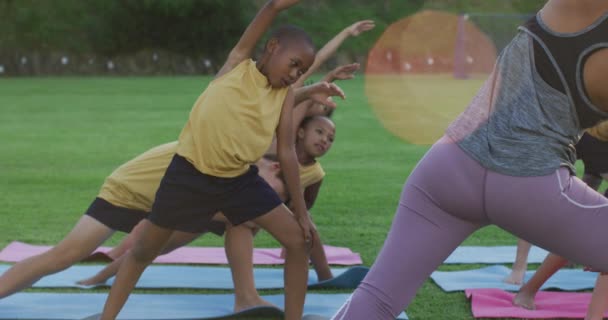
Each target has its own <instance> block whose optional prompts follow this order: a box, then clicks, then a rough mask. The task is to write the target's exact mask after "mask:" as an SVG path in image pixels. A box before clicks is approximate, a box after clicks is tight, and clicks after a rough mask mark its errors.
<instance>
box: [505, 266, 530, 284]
mask: <svg viewBox="0 0 608 320" xmlns="http://www.w3.org/2000/svg"><path fill="white" fill-rule="evenodd" d="M525 275H526V270H513V271H511V274H510V275H508V276H507V277H506V278H504V279H503V280H502V281H503V282H504V283H509V284H518V285H521V284H523V283H524V276H525Z"/></svg>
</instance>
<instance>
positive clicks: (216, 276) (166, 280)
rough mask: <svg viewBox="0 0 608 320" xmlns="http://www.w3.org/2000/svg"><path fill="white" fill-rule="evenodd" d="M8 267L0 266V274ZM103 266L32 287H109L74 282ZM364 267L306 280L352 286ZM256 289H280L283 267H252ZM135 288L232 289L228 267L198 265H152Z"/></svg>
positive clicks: (75, 269) (313, 284) (317, 285)
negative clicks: (322, 278)
mask: <svg viewBox="0 0 608 320" xmlns="http://www.w3.org/2000/svg"><path fill="white" fill-rule="evenodd" d="M9 267H10V266H8V265H0V274H1V273H3V272H4V271H6V270H8V268H9ZM102 268H103V266H97V265H76V266H72V267H70V268H68V269H66V270H64V271H62V272H59V273H56V274H53V275H50V276H47V277H44V278H42V279H40V280H39V281H38V282H36V283H35V284H34V286H33V287H35V288H81V289H89V288H98V287H108V286H111V285H112V283H113V280H114V278H111V279H109V280H108V282H107V283H105V284H100V285H96V286H81V285H78V284H76V281H79V280H83V279H85V278H88V277H91V276H93V275H95V274H96V273H97V272H98V271H99V270H101V269H102ZM368 270H369V269H368V268H367V267H362V266H357V267H351V268H348V269H347V268H334V269H332V273H333V275H334V278H333V279H330V280H325V281H321V282H319V281H318V280H317V275H316V273H315V272H314V271H313V270H311V271H310V273H309V278H308V283H309V286H308V287H309V288H310V289H324V288H336V289H354V288H356V287H357V285H359V282H361V280H363V278H364V277H365V275H366V274H367V271H368ZM254 277H255V284H256V288H258V289H280V288H283V287H284V286H283V269H270V268H256V269H254ZM137 288H141V289H159V288H167V289H174V288H181V289H228V290H229V289H234V285H233V283H232V276H231V274H230V269H229V268H227V267H200V266H162V265H151V266H149V267H148V268H147V269H146V271H145V272H144V273H143V275H142V276H141V278H140V279H139V281H138V282H137Z"/></svg>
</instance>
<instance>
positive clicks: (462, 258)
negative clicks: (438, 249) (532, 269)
mask: <svg viewBox="0 0 608 320" xmlns="http://www.w3.org/2000/svg"><path fill="white" fill-rule="evenodd" d="M516 252H517V247H515V246H497V247H477V246H460V247H458V248H456V250H455V251H454V252H452V254H451V255H450V256H449V257H448V258H447V259H446V260H445V261H444V262H443V263H445V264H466V263H484V264H497V263H513V261H515V253H516ZM547 253H548V252H547V251H546V250H544V249H541V248H539V247H534V246H533V247H532V248H531V249H530V254H529V255H528V263H541V262H543V260H545V257H546V256H547Z"/></svg>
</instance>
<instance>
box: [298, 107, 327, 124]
mask: <svg viewBox="0 0 608 320" xmlns="http://www.w3.org/2000/svg"><path fill="white" fill-rule="evenodd" d="M331 113H333V110H332V112H331ZM331 113H330V115H329V116H320V115H317V116H308V117H306V118H304V119H302V122H300V127H299V128H306V126H307V125H308V123H310V122H311V121H312V120H314V119H319V118H325V119H329V121H331V122H333V121H332V120H331V117H330V116H331Z"/></svg>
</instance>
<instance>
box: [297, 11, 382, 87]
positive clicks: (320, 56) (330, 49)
mask: <svg viewBox="0 0 608 320" xmlns="http://www.w3.org/2000/svg"><path fill="white" fill-rule="evenodd" d="M375 26H376V25H375V24H374V21H372V20H363V21H358V22H355V23H353V24H352V25H350V26H348V27H346V28H344V30H342V31H340V33H338V34H337V35H336V36H335V37H333V39H331V40H329V42H327V43H326V44H325V45H324V46H323V48H321V50H319V51H318V52H317V54H316V55H315V61H314V62H313V64H312V66H310V68H308V71H306V73H305V74H303V75H302V76H301V77H300V79H298V81H296V82H295V83H294V84H293V87H294V88H297V87H301V86H303V85H304V81H306V79H308V77H310V76H311V75H312V74H313V73H314V72H315V71H317V69H319V66H321V65H322V64H323V63H325V61H327V59H329V57H331V56H332V55H333V54H334V53H335V52H336V50H338V48H339V47H340V45H342V42H344V40H346V38H348V37H356V36H358V35H360V34H361V33H363V32H365V31H368V30H371V29H373V28H374V27H375Z"/></svg>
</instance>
